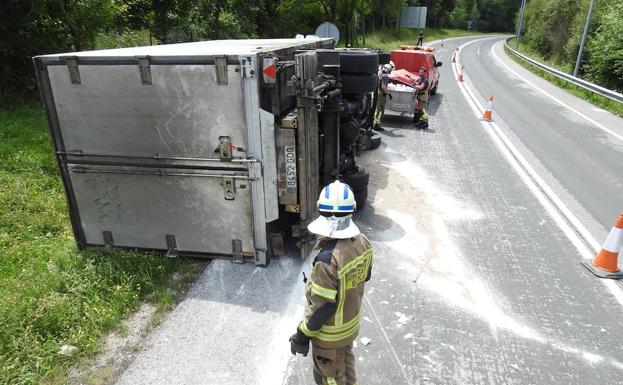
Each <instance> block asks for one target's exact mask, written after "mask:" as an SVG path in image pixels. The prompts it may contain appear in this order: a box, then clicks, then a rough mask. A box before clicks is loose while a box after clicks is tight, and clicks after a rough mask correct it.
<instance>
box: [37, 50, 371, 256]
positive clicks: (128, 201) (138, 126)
mask: <svg viewBox="0 0 623 385" xmlns="http://www.w3.org/2000/svg"><path fill="white" fill-rule="evenodd" d="M333 46H334V43H333V40H331V39H277V40H227V41H207V42H198V43H186V44H175V45H162V46H152V47H137V48H123V49H113V50H103V51H91V52H74V53H66V54H55V55H44V56H37V57H35V58H34V64H35V69H36V72H37V77H38V82H39V88H40V93H41V95H42V99H43V103H44V105H45V109H46V112H47V116H48V123H49V127H50V130H51V134H52V138H53V142H54V146H55V150H56V155H57V159H58V163H59V167H60V171H61V176H62V180H63V183H64V186H65V190H66V194H67V200H68V204H69V211H70V217H71V222H72V226H73V231H74V234H75V238H76V242H77V244H78V246H79V247H80V248H85V247H90V246H106V245H111V246H115V247H121V248H129V249H138V250H154V251H158V252H163V253H167V254H169V255H171V256H175V255H190V256H215V257H216V256H229V257H231V258H232V259H233V260H234V261H239V262H240V261H243V260H245V259H249V260H253V261H254V262H255V263H256V264H258V265H266V264H267V262H268V258H269V256H268V254H269V253H270V247H271V240H272V242H273V244H272V246H273V247H276V248H278V249H281V250H280V251H277V252H276V253H279V252H281V253H282V252H283V246H282V244H283V242H282V240H283V237H286V238H287V237H291V236H295V237H299V238H298V241H297V246H299V248H300V249H301V250H302V252H303V253H306V252H307V251H308V250H309V245H310V241H309V240H308V239H307V237H306V236H305V235H304V226H305V225H306V224H307V223H308V222H309V220H310V219H311V218H312V216H313V215H315V210H314V208H315V207H314V204H315V199H316V197H317V196H315V195H316V194H317V193H318V189H319V184H320V183H323V182H325V181H329V180H330V179H332V178H336V177H337V176H338V174H339V173H340V172H341V171H340V166H339V165H338V163H339V159H333V158H339V157H340V154H341V153H340V152H339V151H340V150H339V148H340V147H339V145H338V144H337V143H338V141H339V139H338V137H337V136H336V135H339V123H337V125H338V127H337V128H336V129H337V131H338V134H334V135H333V139H331V135H330V133H329V132H327V133H322V132H319V131H318V130H319V126H321V125H320V124H319V123H318V122H319V120H322V119H329V120H333V121H335V122H339V116H340V112H339V108H337V107H335V106H338V107H339V103H340V100H337V99H336V101H335V103H337V104H335V103H334V104H335V106H334V107H335V108H334V109H333V110H332V112H331V111H327V113H326V114H325V115H323V113H322V112H321V111H322V110H323V106H324V105H325V104H326V105H330V104H331V103H330V101H331V100H333V99H331V98H339V97H341V96H340V92H339V82H337V81H336V79H335V78H338V77H339V55H337V56H336V52H335V50H332V48H333ZM319 51H322V52H324V54H323V55H320V54H318V53H317V52H319ZM321 56H322V57H321ZM323 57H324V58H325V59H322V58H323ZM336 57H337V59H336ZM336 60H337V62H336ZM323 61H324V64H323ZM377 65H378V58H377ZM336 68H337V72H335V70H336ZM323 69H324V70H326V71H328V72H329V73H331V74H330V75H327V74H321V73H320V72H321V71H322V70H323ZM321 75H322V76H321ZM331 75H333V76H331ZM336 90H337V91H336ZM331 92H332V94H331ZM331 114H332V115H331ZM342 114H343V113H342ZM321 129H322V127H321ZM326 130H327V131H328V128H327V129H326ZM332 131H333V129H332ZM325 134H326V135H325ZM318 138H324V139H322V140H324V142H322V143H319V142H318ZM323 151H325V152H326V153H327V154H329V153H332V154H334V156H333V158H331V157H329V158H331V159H329V158H327V159H326V161H325V162H323V161H322V159H323V155H322V154H323V153H322V152H323ZM342 157H343V156H342ZM323 167H324V169H323ZM323 170H324V171H323ZM323 175H324V176H323ZM286 233H287V234H286ZM273 252H275V251H274V250H273Z"/></svg>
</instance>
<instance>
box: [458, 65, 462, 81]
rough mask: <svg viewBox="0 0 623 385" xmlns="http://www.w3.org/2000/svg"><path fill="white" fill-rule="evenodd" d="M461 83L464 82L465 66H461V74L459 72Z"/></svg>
mask: <svg viewBox="0 0 623 385" xmlns="http://www.w3.org/2000/svg"><path fill="white" fill-rule="evenodd" d="M458 80H459V81H460V82H462V81H463V66H461V72H459V79H458Z"/></svg>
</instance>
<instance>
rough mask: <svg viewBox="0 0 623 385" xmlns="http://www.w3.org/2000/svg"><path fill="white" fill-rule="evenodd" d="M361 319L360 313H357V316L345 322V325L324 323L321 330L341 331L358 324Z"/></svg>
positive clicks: (327, 331) (329, 331)
mask: <svg viewBox="0 0 623 385" xmlns="http://www.w3.org/2000/svg"><path fill="white" fill-rule="evenodd" d="M359 319H360V315H359V314H357V315H356V316H355V318H353V319H352V320H350V321H348V322H347V323H345V324H343V325H339V326H330V325H322V327H321V328H320V331H321V332H326V333H337V332H341V331H344V330H346V329H349V328H350V327H351V326H353V325H354V324H358V323H359Z"/></svg>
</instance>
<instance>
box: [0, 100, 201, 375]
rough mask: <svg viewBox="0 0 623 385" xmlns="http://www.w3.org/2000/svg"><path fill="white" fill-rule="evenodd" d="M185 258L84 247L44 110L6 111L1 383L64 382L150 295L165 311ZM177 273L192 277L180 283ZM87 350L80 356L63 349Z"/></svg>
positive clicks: (185, 270) (1, 139)
mask: <svg viewBox="0 0 623 385" xmlns="http://www.w3.org/2000/svg"><path fill="white" fill-rule="evenodd" d="M198 270H199V268H198V264H197V263H194V262H190V261H188V260H184V259H177V260H171V259H167V258H164V257H160V256H154V255H147V254H139V253H133V252H121V251H117V250H107V249H101V250H87V251H78V250H77V248H76V245H75V242H74V239H73V235H72V230H71V225H70V222H69V218H68V214H67V206H66V201H65V195H64V191H63V187H62V184H61V182H60V178H59V175H58V167H57V165H56V161H55V160H54V157H53V149H52V146H51V143H50V139H49V134H48V130H47V125H46V121H45V117H44V114H43V111H42V109H41V108H40V107H39V106H38V105H35V104H25V105H20V106H18V107H15V108H12V109H0V384H11V385H21V384H37V383H46V384H62V383H65V382H66V379H67V370H68V368H69V367H70V366H71V365H72V364H73V363H75V362H77V361H78V360H79V359H84V358H85V357H90V356H92V355H94V354H95V353H97V352H98V350H99V349H100V348H101V337H102V336H103V334H104V333H105V332H106V331H108V330H110V329H111V328H113V327H114V326H115V325H116V324H117V323H118V322H119V320H120V319H122V318H123V317H124V316H126V315H128V313H129V312H131V311H132V310H133V309H134V308H135V307H136V306H137V305H138V304H139V303H140V302H141V301H142V300H150V301H153V302H155V303H157V304H158V308H159V309H160V310H161V311H163V310H165V309H167V308H168V307H170V306H171V305H172V303H173V301H172V298H173V296H172V294H171V290H172V289H175V287H172V286H177V285H181V284H187V283H188V282H189V281H190V280H191V278H188V277H192V276H194V275H195V274H196V272H197V271H198ZM173 272H178V274H179V275H180V276H181V277H183V278H182V279H179V280H177V282H175V283H174V282H172V280H170V279H169V277H170V275H171V274H172V273H173ZM63 345H73V346H76V347H77V348H78V350H77V351H76V353H75V354H74V355H73V356H71V357H62V356H60V355H58V351H59V349H60V348H61V346H63Z"/></svg>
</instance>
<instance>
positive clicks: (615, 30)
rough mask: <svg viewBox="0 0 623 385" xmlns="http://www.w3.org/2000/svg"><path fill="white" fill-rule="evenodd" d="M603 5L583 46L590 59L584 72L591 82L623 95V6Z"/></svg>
mask: <svg viewBox="0 0 623 385" xmlns="http://www.w3.org/2000/svg"><path fill="white" fill-rule="evenodd" d="M605 5H606V8H605V12H603V13H602V15H601V18H600V19H599V21H598V27H597V28H596V31H595V33H594V35H593V36H591V37H590V39H589V40H588V44H587V46H586V48H587V52H588V55H589V57H588V60H587V62H586V65H585V66H584V70H585V71H586V73H587V75H588V77H589V78H590V79H591V80H593V81H595V82H597V83H599V84H601V85H603V86H605V87H607V88H611V89H615V90H618V91H619V92H623V39H621V36H623V3H621V2H617V1H612V2H607V3H606V4H605Z"/></svg>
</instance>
